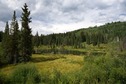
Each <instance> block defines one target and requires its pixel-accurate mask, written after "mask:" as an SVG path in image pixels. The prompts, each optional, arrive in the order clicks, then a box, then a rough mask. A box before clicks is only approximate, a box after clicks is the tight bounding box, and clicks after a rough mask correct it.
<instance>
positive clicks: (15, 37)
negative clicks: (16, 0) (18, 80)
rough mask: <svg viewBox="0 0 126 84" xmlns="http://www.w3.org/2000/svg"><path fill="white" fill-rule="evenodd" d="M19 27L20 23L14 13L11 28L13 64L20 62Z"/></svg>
mask: <svg viewBox="0 0 126 84" xmlns="http://www.w3.org/2000/svg"><path fill="white" fill-rule="evenodd" d="M18 29H19V27H18V22H17V20H16V12H15V11H14V14H13V17H12V22H11V28H10V38H11V39H10V41H11V42H10V47H11V58H12V59H11V61H12V63H14V64H15V63H17V62H18V57H19V49H18V48H19V30H18Z"/></svg>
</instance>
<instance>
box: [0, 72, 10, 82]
mask: <svg viewBox="0 0 126 84" xmlns="http://www.w3.org/2000/svg"><path fill="white" fill-rule="evenodd" d="M0 84H10V80H9V78H8V77H7V76H5V75H4V74H2V73H1V72H0Z"/></svg>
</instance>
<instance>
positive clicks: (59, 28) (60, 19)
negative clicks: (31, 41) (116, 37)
mask: <svg viewBox="0 0 126 84" xmlns="http://www.w3.org/2000/svg"><path fill="white" fill-rule="evenodd" d="M24 3H27V5H28V7H29V10H30V11H31V15H30V17H32V22H31V23H30V24H29V25H30V27H31V28H32V33H33V34H36V32H37V31H38V33H39V34H45V35H46V34H51V33H64V32H68V31H73V30H77V29H80V28H87V27H92V26H96V25H97V26H99V25H103V24H105V23H109V22H115V21H126V0H0V31H3V30H4V28H5V23H6V21H9V23H10V22H11V20H12V15H13V11H14V10H15V11H16V15H17V20H18V23H19V25H20V24H21V22H20V20H21V18H20V17H21V13H22V9H21V7H23V5H24ZM20 26H21V25H20Z"/></svg>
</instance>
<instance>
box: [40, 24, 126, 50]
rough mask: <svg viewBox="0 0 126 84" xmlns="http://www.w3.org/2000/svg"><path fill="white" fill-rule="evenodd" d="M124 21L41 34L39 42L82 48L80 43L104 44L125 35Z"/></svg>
mask: <svg viewBox="0 0 126 84" xmlns="http://www.w3.org/2000/svg"><path fill="white" fill-rule="evenodd" d="M125 24H126V22H112V23H108V24H105V25H103V26H99V27H97V26H95V27H89V28H87V29H80V30H76V31H73V32H67V33H62V34H61V33H59V34H50V35H46V36H44V35H42V36H40V38H41V44H42V45H48V46H50V47H51V46H52V45H55V46H64V45H69V46H73V47H75V48H82V46H81V43H83V42H86V43H87V44H89V45H90V44H93V45H94V46H96V45H98V46H99V47H100V44H106V43H108V42H111V41H121V40H122V39H123V38H124V37H125V35H126V29H125V26H126V25H125Z"/></svg>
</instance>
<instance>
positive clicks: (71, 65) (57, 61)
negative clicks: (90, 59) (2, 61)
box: [0, 54, 83, 75]
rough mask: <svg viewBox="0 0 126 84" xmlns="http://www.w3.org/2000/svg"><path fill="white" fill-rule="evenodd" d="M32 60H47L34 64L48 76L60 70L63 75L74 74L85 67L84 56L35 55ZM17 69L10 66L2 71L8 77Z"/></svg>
mask: <svg viewBox="0 0 126 84" xmlns="http://www.w3.org/2000/svg"><path fill="white" fill-rule="evenodd" d="M32 59H33V61H34V59H47V60H45V61H41V62H40V61H39V62H33V63H34V64H35V66H36V67H37V68H38V70H39V72H40V73H43V74H48V75H50V74H52V72H53V71H54V70H58V71H60V72H61V73H68V72H74V71H77V70H79V69H81V68H82V65H83V56H77V55H61V54H56V55H54V54H45V55H37V54H34V55H33V56H32ZM48 59H49V60H48ZM50 59H53V60H50ZM15 67H16V66H15V65H8V66H6V67H4V68H2V69H1V70H0V71H1V72H4V73H5V74H6V75H8V74H10V73H11V72H12V71H13V70H14V68H15Z"/></svg>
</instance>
